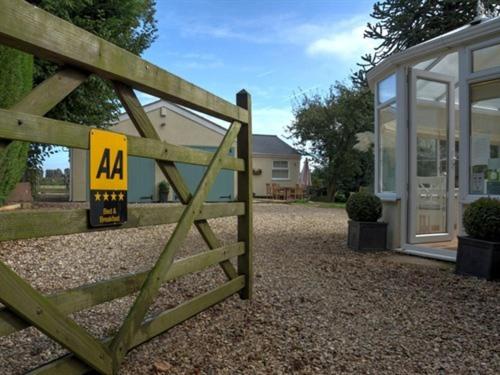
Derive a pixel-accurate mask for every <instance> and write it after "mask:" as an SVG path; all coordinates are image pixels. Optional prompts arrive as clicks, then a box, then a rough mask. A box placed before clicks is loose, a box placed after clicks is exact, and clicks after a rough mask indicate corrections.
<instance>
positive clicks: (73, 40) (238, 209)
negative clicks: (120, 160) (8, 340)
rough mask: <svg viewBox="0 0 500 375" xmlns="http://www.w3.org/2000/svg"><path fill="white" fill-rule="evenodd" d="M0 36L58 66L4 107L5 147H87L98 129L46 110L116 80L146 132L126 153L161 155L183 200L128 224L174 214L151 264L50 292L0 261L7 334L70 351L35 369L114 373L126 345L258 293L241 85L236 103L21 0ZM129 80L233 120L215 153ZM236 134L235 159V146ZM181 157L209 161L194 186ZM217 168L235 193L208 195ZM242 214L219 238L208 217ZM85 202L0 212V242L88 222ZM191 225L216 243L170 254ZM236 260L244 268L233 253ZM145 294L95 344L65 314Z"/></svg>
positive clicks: (247, 115) (6, 15)
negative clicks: (165, 129) (197, 291)
mask: <svg viewBox="0 0 500 375" xmlns="http://www.w3.org/2000/svg"><path fill="white" fill-rule="evenodd" d="M0 9H1V11H0V43H1V44H5V45H8V46H10V47H14V48H17V49H19V50H22V51H25V52H27V53H31V54H34V55H36V56H39V57H41V58H45V59H48V60H51V61H54V62H56V63H58V64H60V65H61V69H60V70H59V71H58V72H57V73H56V74H55V75H54V76H52V77H51V78H49V79H47V80H46V81H45V82H43V83H41V84H40V85H38V86H37V87H36V88H35V89H34V90H33V91H31V92H30V93H29V94H28V95H27V96H26V97H24V98H23V99H22V100H21V101H20V102H19V103H17V104H16V105H14V106H13V107H12V108H9V109H0V139H3V141H2V142H0V144H5V142H8V141H10V140H19V141H26V142H36V143H46V144H57V145H61V146H65V147H69V148H80V149H88V148H89V132H90V130H91V128H89V127H85V126H81V125H77V124H72V123H68V122H63V121H56V120H53V119H49V118H45V117H42V116H43V115H44V114H46V113H47V112H48V111H49V110H50V109H51V108H53V107H54V106H55V105H56V104H57V103H59V102H60V101H61V100H63V99H64V98H65V97H66V96H67V95H68V94H70V93H71V92H72V91H73V90H75V89H76V88H77V87H78V86H79V85H80V84H81V83H83V82H84V81H85V80H86V79H87V78H88V76H89V75H90V74H95V75H98V76H100V77H102V78H104V79H106V80H108V81H109V82H111V84H112V85H113V87H114V88H115V90H116V92H117V94H118V96H119V98H120V100H121V102H122V104H123V107H124V108H125V109H126V111H127V113H128V115H129V116H130V118H131V120H132V121H133V123H134V125H135V127H136V128H137V130H138V131H139V133H140V135H141V137H133V136H127V139H128V154H129V155H133V156H139V157H145V158H151V159H155V160H156V162H157V164H158V166H159V167H160V169H161V170H162V172H163V173H164V174H165V176H166V178H167V179H168V181H169V182H170V184H171V186H172V188H173V189H174V191H175V193H176V194H177V196H178V197H179V199H180V200H181V202H182V204H183V205H182V206H173V207H164V206H163V207H162V206H158V207H155V206H150V207H147V208H144V207H135V208H133V207H131V208H129V213H128V217H129V218H128V222H127V223H126V224H125V225H123V226H122V227H123V228H130V227H138V226H145V225H156V224H167V223H175V222H177V223H178V224H177V226H176V228H175V230H174V231H173V233H172V235H171V236H170V238H169V239H168V242H167V244H166V246H165V248H164V250H163V251H162V253H161V255H160V256H159V258H158V260H157V262H156V264H155V265H154V266H153V268H152V269H151V270H150V271H148V272H143V273H137V274H131V275H126V276H122V277H118V278H114V279H110V280H107V281H102V282H98V283H94V284H90V285H84V286H81V287H78V288H75V289H71V290H67V291H64V292H61V293H57V294H54V295H42V294H40V293H39V292H38V291H36V290H35V289H34V288H33V287H32V286H30V285H29V284H28V283H27V282H26V281H24V280H23V279H22V278H21V277H19V276H18V275H17V274H16V273H15V272H14V271H13V270H12V269H10V268H9V267H8V266H7V265H5V264H4V263H2V262H0V302H2V303H3V304H4V305H5V306H6V307H5V308H2V309H0V336H4V335H8V334H10V333H13V332H16V331H19V330H22V329H25V328H27V327H29V326H34V327H36V328H37V329H39V330H40V331H42V332H43V333H44V334H46V335H47V336H49V337H50V338H52V339H53V340H55V341H57V342H58V343H59V344H61V345H62V346H64V347H65V348H67V349H68V350H69V351H70V352H71V353H70V354H68V355H66V356H64V357H61V358H59V359H56V360H55V361H53V362H51V363H48V364H45V365H43V366H41V367H39V368H37V369H35V370H33V371H32V373H33V374H83V373H86V372H89V371H92V370H94V371H97V372H99V373H103V374H113V373H116V372H117V371H118V369H119V366H120V364H121V362H122V361H123V359H124V357H125V355H126V354H127V352H128V351H129V350H130V349H132V348H134V347H136V346H138V345H140V344H141V343H144V342H145V341H147V340H149V339H151V338H152V337H154V336H157V335H159V334H160V333H162V332H165V331H167V330H168V329H170V328H171V327H173V326H174V325H176V324H178V323H180V322H182V321H184V320H186V319H188V318H190V317H192V316H194V315H195V314H197V313H199V312H201V311H203V310H205V309H207V308H208V307H210V306H212V305H214V304H216V303H218V302H220V301H222V300H223V299H225V298H227V297H229V296H231V295H233V294H235V293H237V292H239V294H240V297H241V298H243V299H249V298H250V297H251V294H252V188H251V186H252V181H251V176H252V173H251V172H252V166H251V149H252V145H251V140H252V137H251V133H252V131H251V100H250V95H249V94H248V93H247V92H245V91H240V92H239V93H238V94H237V95H236V105H234V104H231V103H229V102H227V101H225V100H223V99H221V98H219V97H217V96H215V95H213V94H211V93H209V92H207V91H205V90H203V89H201V88H199V87H197V86H195V85H193V84H191V83H189V82H187V81H185V80H183V79H181V78H179V77H177V76H175V75H173V74H170V73H168V72H166V71H164V70H162V69H160V68H159V67H157V66H155V65H152V64H151V63H149V62H147V61H145V60H142V59H141V58H139V57H137V56H135V55H133V54H131V53H129V52H127V51H125V50H123V49H121V48H119V47H117V46H115V45H113V44H111V43H108V42H106V41H105V40H103V39H101V38H98V37H96V36H95V35H93V34H91V33H88V32H86V31H84V30H82V29H80V28H78V27H76V26H74V25H72V24H70V23H68V22H66V21H64V20H62V19H60V18H57V17H55V16H53V15H51V14H49V13H47V12H45V11H42V10H40V9H38V8H36V7H34V6H32V5H30V4H28V3H26V2H24V1H21V0H0ZM133 89H136V90H140V91H143V92H146V93H148V94H151V95H154V96H157V97H160V98H162V99H165V100H168V101H170V102H174V103H178V104H181V105H183V106H186V107H189V108H192V109H195V110H198V111H200V112H203V113H206V114H209V115H212V116H215V117H217V118H219V119H223V120H226V121H229V122H230V123H231V125H230V127H229V129H228V131H227V133H226V135H225V137H224V139H223V141H222V143H221V145H220V147H219V148H218V150H217V151H216V152H214V153H209V152H204V151H201V150H193V149H189V148H186V147H181V146H177V145H172V144H169V143H166V142H164V141H161V140H160V139H159V136H158V134H157V133H156V131H155V129H154V127H153V125H152V124H151V122H150V120H149V119H148V116H147V115H146V113H145V112H144V110H143V108H142V106H141V105H140V103H139V101H138V100H137V97H136V95H135V94H134V91H133ZM235 141H236V142H237V158H234V157H230V156H228V151H229V149H230V147H231V146H232V145H233V143H234V142H235ZM174 162H184V163H190V164H197V165H203V166H207V169H206V172H205V174H204V176H203V178H202V180H201V182H200V184H199V186H198V189H197V190H196V192H195V193H194V194H191V193H190V192H189V190H188V188H187V186H186V184H185V182H184V181H183V179H182V177H181V176H180V174H179V172H178V170H177V168H176V166H175V163H174ZM221 169H229V170H235V171H238V173H237V175H238V187H237V197H238V201H237V202H230V203H217V204H206V203H204V201H205V199H206V196H207V194H208V191H209V189H210V187H211V185H212V184H213V182H214V180H215V178H216V177H217V175H218V173H219V171H220V170H221ZM224 216H237V217H238V241H237V243H235V244H231V245H226V246H222V244H221V242H220V241H219V240H218V239H217V237H216V235H215V233H214V232H213V231H212V229H211V228H210V226H209V224H208V222H207V219H210V218H216V217H224ZM87 220H88V219H87V210H85V209H75V210H57V211H56V210H30V211H28V210H21V211H14V212H4V213H2V214H1V215H0V240H13V239H22V238H33V237H40V236H52V235H63V234H70V233H78V232H86V231H90V230H91V229H89V227H88V223H87ZM193 224H194V226H195V227H196V228H197V229H198V231H199V232H200V234H201V236H202V237H203V239H204V240H205V242H206V243H207V245H208V247H209V248H210V251H207V252H204V253H201V254H197V255H194V256H191V257H188V258H184V259H182V260H179V261H176V262H173V259H174V256H175V254H176V252H177V250H178V249H179V247H180V245H181V244H182V242H183V241H184V239H185V238H186V236H187V234H188V231H189V229H190V228H191V226H192V225H193ZM235 257H237V269H235V267H234V266H233V263H231V261H230V259H231V258H235ZM217 264H220V266H221V267H222V268H223V270H224V272H225V274H226V276H227V279H228V281H227V282H226V283H224V284H223V285H221V286H219V287H217V288H216V289H214V290H212V291H210V292H207V293H204V294H202V295H199V296H197V297H195V298H193V299H191V300H189V301H187V302H184V303H182V304H180V305H178V306H176V307H174V308H172V309H169V310H166V311H164V312H163V313H161V314H159V315H157V316H156V317H154V318H151V319H148V320H144V317H145V314H146V312H147V310H148V308H149V307H150V306H151V304H152V302H153V301H154V299H155V297H156V296H157V295H158V291H159V288H160V286H161V285H162V283H165V282H167V281H169V280H173V279H176V278H179V277H180V276H183V275H186V274H189V273H192V272H195V271H199V270H201V269H204V268H206V267H209V266H213V265H217ZM137 291H139V295H138V297H137V299H136V300H135V302H134V304H133V305H132V307H131V308H130V311H129V313H128V316H127V317H126V318H125V321H124V322H123V325H122V326H121V328H120V329H119V331H118V333H117V334H116V335H115V336H114V337H111V338H109V339H107V340H104V341H102V342H101V341H99V340H96V339H95V338H94V337H92V336H91V335H90V334H89V333H88V332H87V331H86V330H84V329H83V328H82V327H80V326H79V325H77V324H76V323H75V321H74V320H72V319H71V318H69V317H68V316H67V315H68V314H71V313H74V312H77V311H80V310H82V309H87V308H89V307H92V306H95V305H98V304H101V303H104V302H106V301H111V300H113V299H116V298H121V297H124V296H126V295H129V294H131V293H134V292H137Z"/></svg>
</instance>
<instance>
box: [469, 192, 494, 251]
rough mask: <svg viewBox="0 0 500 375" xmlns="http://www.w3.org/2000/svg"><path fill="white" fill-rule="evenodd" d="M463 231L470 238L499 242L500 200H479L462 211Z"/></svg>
mask: <svg viewBox="0 0 500 375" xmlns="http://www.w3.org/2000/svg"><path fill="white" fill-rule="evenodd" d="M463 224H464V228H465V231H466V232H467V234H468V235H469V236H471V237H472V238H477V239H479V240H487V241H493V242H496V241H500V200H498V199H493V198H480V199H478V200H477V201H475V202H473V203H471V204H470V205H469V206H468V207H467V208H466V209H465V211H464V217H463Z"/></svg>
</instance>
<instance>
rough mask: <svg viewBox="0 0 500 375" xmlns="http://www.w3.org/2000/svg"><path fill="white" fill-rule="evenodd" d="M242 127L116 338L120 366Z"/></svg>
mask: <svg viewBox="0 0 500 375" xmlns="http://www.w3.org/2000/svg"><path fill="white" fill-rule="evenodd" d="M240 126H241V125H240V124H239V123H238V122H233V124H232V125H231V127H230V128H229V130H228V131H227V133H226V135H225V136H224V138H223V140H222V143H221V145H220V146H219V148H218V149H217V151H216V152H215V154H214V157H213V159H212V161H211V162H210V165H209V166H208V168H207V170H206V171H205V173H204V175H203V177H202V179H201V181H200V183H199V185H198V187H197V189H196V192H195V194H194V196H193V198H192V199H191V200H190V201H189V203H188V204H187V206H186V209H185V210H184V212H183V213H182V216H181V218H180V219H179V223H178V224H177V226H176V227H175V229H174V231H173V233H172V235H171V236H170V238H169V239H168V242H167V244H166V246H165V248H164V250H163V252H162V253H161V254H160V256H159V258H158V261H157V262H156V264H155V265H154V267H153V269H152V270H151V272H150V273H149V274H148V277H147V278H146V280H145V281H144V284H143V286H142V288H141V291H140V293H139V296H138V297H137V299H136V300H135V302H134V304H133V305H132V308H131V309H130V312H129V314H128V315H127V318H126V319H125V322H124V323H123V325H122V327H121V328H120V330H119V332H118V334H117V335H116V337H115V338H114V339H113V342H112V344H111V346H110V349H111V352H112V355H113V360H114V363H115V364H118V363H121V361H122V360H123V358H124V356H125V355H126V353H127V352H128V350H129V349H130V347H131V344H132V342H133V340H134V338H135V335H136V333H137V331H138V329H139V327H140V324H141V322H142V319H143V318H144V316H145V314H146V312H147V310H148V308H149V307H150V306H151V303H152V302H153V301H154V299H155V298H156V296H157V295H158V291H159V288H160V285H161V275H163V274H164V273H166V272H167V271H168V269H169V268H170V266H171V264H172V261H173V259H174V256H175V254H176V252H177V251H178V249H179V248H180V246H181V245H182V243H183V242H184V240H185V238H186V236H187V234H188V232H189V230H190V229H191V226H192V225H193V223H194V219H195V217H196V214H197V213H198V212H199V211H200V209H201V207H202V205H203V202H204V201H205V199H206V197H207V195H208V192H209V191H210V188H211V187H212V185H213V183H214V181H215V179H216V177H217V175H218V174H219V172H220V169H221V164H222V156H223V155H227V153H228V152H229V149H230V148H231V146H232V144H233V142H234V141H235V139H236V137H237V135H238V132H239V130H240Z"/></svg>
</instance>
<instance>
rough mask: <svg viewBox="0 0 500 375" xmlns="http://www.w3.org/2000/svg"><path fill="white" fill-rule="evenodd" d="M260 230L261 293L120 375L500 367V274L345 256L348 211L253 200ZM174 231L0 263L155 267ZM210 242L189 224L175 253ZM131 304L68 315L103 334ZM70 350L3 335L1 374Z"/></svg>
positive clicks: (65, 281) (59, 277)
mask: <svg viewBox="0 0 500 375" xmlns="http://www.w3.org/2000/svg"><path fill="white" fill-rule="evenodd" d="M212 223H213V227H214V230H215V232H216V233H217V234H218V235H219V236H220V238H221V239H222V240H223V241H225V242H232V241H234V240H235V234H234V233H235V228H236V219H235V218H228V219H217V220H213V221H212ZM254 225H255V263H254V268H255V295H254V299H253V300H252V301H241V300H240V299H239V298H238V297H237V296H233V297H231V298H230V299H228V300H226V301H225V302H223V303H222V304H219V305H217V306H215V307H213V308H211V309H209V310H207V311H205V312H203V313H202V314H200V315H198V316H197V317H195V318H193V319H191V320H189V321H187V322H185V323H183V324H181V325H179V326H178V327H176V328H174V329H172V330H171V331H170V332H169V333H167V334H164V335H162V336H160V337H158V338H156V339H153V340H152V341H150V342H149V343H147V344H145V345H143V346H141V347H139V348H138V349H136V350H134V351H132V352H131V353H130V354H129V355H128V357H127V359H126V362H125V364H124V365H123V368H122V370H121V372H120V373H121V374H161V373H167V372H168V373H171V374H240V373H242V374H243V373H244V374H261V373H265V374H289V373H300V374H337V373H349V374H360V373H366V374H384V373H387V374H393V373H394V374H416V373H428V374H499V373H500V283H493V282H485V281H480V280H477V279H474V278H462V277H457V276H455V275H454V274H453V273H452V267H451V265H446V264H444V265H443V264H438V265H434V263H429V264H427V263H426V262H423V263H425V264H423V265H422V264H411V261H410V262H406V261H401V258H402V257H400V256H396V255H395V254H394V253H392V252H378V253H370V254H369V253H362V254H360V253H355V252H352V251H349V250H348V249H347V248H346V246H345V241H346V216H345V214H344V212H343V211H342V210H337V209H325V208H316V207H308V206H305V205H270V204H257V205H255V217H254ZM172 230H173V226H171V225H169V226H156V227H148V228H142V229H128V230H121V231H113V232H96V233H91V234H78V235H70V236H64V237H52V238H45V239H36V240H26V241H15V242H14V241H11V242H3V243H0V258H1V259H3V260H5V261H7V263H8V264H10V265H11V266H12V267H13V268H14V269H15V270H16V271H18V272H19V273H21V274H22V275H23V276H24V277H26V278H27V279H28V280H30V281H31V282H32V283H33V284H34V285H35V286H36V287H37V288H38V289H40V290H42V291H43V292H53V291H57V290H61V289H65V288H68V287H75V286H78V285H80V284H82V283H86V282H92V281H96V280H100V279H106V278H109V276H110V275H118V274H123V273H127V272H132V271H137V270H141V269H143V268H144V267H146V266H151V265H152V264H153V262H154V260H155V259H156V257H157V255H158V254H159V252H160V250H161V249H162V246H163V244H164V243H165V239H166V235H167V234H169V233H171V232H172ZM203 249H205V247H204V245H203V242H202V240H201V238H200V236H199V234H198V233H197V232H194V231H192V232H191V233H190V236H189V238H188V240H187V242H186V246H184V247H183V249H182V251H181V254H179V257H183V256H186V255H189V254H193V253H195V252H197V251H200V250H203ZM416 263H418V262H416ZM436 264H437V263H436ZM223 280H224V275H223V273H222V271H221V270H220V269H219V268H213V269H211V270H209V271H204V272H201V273H198V274H196V275H190V276H187V277H185V278H183V279H181V280H179V281H176V282H174V283H171V284H169V285H168V286H166V287H164V288H162V290H161V295H160V297H159V299H158V300H157V302H156V303H155V304H154V306H153V307H152V308H151V313H152V314H155V313H157V312H159V311H162V310H163V309H165V308H168V307H171V306H173V305H175V304H176V303H178V302H179V301H182V300H183V299H186V298H190V297H193V296H195V295H197V294H199V293H200V292H203V291H207V290H209V289H211V288H213V287H214V286H216V285H217V284H219V283H221V282H222V281H223ZM131 302H132V299H131V298H130V297H128V298H123V299H120V300H117V301H114V302H111V303H106V304H103V305H101V306H99V307H97V308H95V309H92V310H87V311H85V312H81V313H78V314H75V315H74V317H75V319H76V320H77V321H78V322H79V323H80V324H82V325H83V326H85V327H86V328H88V329H89V330H90V331H91V332H92V333H93V334H94V335H96V336H97V337H104V336H108V335H110V334H112V333H113V332H115V330H116V329H117V327H118V324H119V323H118V322H120V321H121V320H122V319H123V317H124V316H125V315H126V313H127V310H128V308H129V306H130V304H131ZM62 352H63V350H62V349H61V348H60V347H59V346H58V345H56V344H54V343H53V342H52V341H51V340H49V339H47V338H45V337H44V336H43V335H41V334H38V333H37V332H36V331H35V330H34V329H29V330H25V331H23V332H21V333H16V334H13V335H10V336H8V337H4V338H0V374H11V373H12V374H19V373H23V372H24V371H26V370H28V369H30V368H32V367H33V366H35V365H37V364H40V363H43V362H45V361H47V360H48V359H50V358H53V357H55V356H58V355H60V354H61V353H62Z"/></svg>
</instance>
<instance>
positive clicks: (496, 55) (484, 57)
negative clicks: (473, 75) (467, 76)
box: [472, 44, 500, 72]
mask: <svg viewBox="0 0 500 375" xmlns="http://www.w3.org/2000/svg"><path fill="white" fill-rule="evenodd" d="M498 66H500V44H495V45H494V46H490V47H485V48H481V49H477V50H475V51H473V52H472V71H473V72H478V71H480V70H485V69H490V68H494V67H498Z"/></svg>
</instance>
